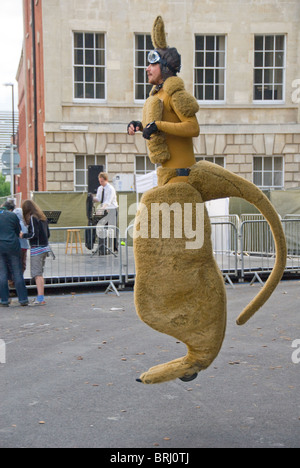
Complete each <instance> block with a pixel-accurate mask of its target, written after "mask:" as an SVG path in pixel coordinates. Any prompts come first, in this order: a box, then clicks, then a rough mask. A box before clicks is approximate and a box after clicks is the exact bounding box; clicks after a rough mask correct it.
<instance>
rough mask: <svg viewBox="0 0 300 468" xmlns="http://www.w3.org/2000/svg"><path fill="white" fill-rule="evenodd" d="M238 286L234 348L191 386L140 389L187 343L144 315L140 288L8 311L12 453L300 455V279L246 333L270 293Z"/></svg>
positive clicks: (6, 421)
mask: <svg viewBox="0 0 300 468" xmlns="http://www.w3.org/2000/svg"><path fill="white" fill-rule="evenodd" d="M226 288H227V293H228V329H227V334H226V339H225V341H224V345H223V348H222V350H221V353H220V354H219V356H218V358H217V359H216V361H215V362H214V363H213V365H212V366H211V367H210V368H209V369H208V370H206V371H205V372H203V373H202V374H200V375H199V376H198V378H197V379H196V380H194V381H193V382H190V383H183V382H181V381H179V380H176V381H173V382H169V383H165V384H161V385H155V386H146V385H143V384H139V383H137V382H136V381H135V379H136V377H138V376H139V374H140V373H141V372H143V371H144V370H146V369H148V368H149V367H150V366H152V365H155V364H157V363H160V362H165V361H167V360H170V359H174V358H176V357H179V356H182V355H183V354H185V346H184V345H183V344H182V343H178V342H176V340H174V339H173V338H171V337H168V336H165V335H162V334H160V333H157V332H155V331H154V330H152V329H150V328H149V327H147V326H146V325H145V324H144V323H142V322H141V321H140V320H139V319H138V318H137V316H136V314H135V310H134V305H133V293H132V291H128V292H126V291H125V292H122V293H121V294H120V297H117V296H116V295H115V294H114V293H109V294H106V295H105V294H104V293H95V292H93V293H84V294H70V292H68V293H67V294H65V295H62V294H60V295H57V296H55V295H52V296H49V297H47V306H45V307H30V308H21V307H17V306H16V305H13V306H12V307H10V308H9V309H1V310H0V338H1V339H2V340H4V341H5V343H6V363H5V364H0V392H1V393H0V394H1V399H0V447H1V448H4V447H88V448H93V447H99V448H103V447H106V448H111V449H114V448H143V449H145V448H150V449H156V450H160V449H166V450H167V449H171V448H173V449H174V448H177V449H178V448H180V449H184V448H186V449H188V448H192V447H196V448H200V447H271V448H272V447H273V448H277V447H299V445H300V444H299V440H300V437H299V434H300V431H299V427H300V419H299V418H300V411H299V403H300V398H299V371H300V363H299V364H296V363H293V362H292V353H294V357H295V358H299V357H300V351H299V352H297V348H293V347H292V343H293V342H294V340H297V339H298V340H300V307H299V304H300V282H299V281H290V282H282V283H281V285H280V287H279V288H278V289H277V290H276V292H275V293H274V295H273V296H272V298H271V299H270V300H269V302H268V303H267V304H266V305H265V306H264V308H263V310H261V311H260V312H259V313H257V315H256V316H255V317H253V318H252V319H251V320H250V322H248V324H246V325H244V326H243V327H238V326H236V325H235V319H236V317H237V315H238V314H239V312H240V311H241V310H242V308H243V306H245V305H246V304H247V303H248V302H249V301H250V299H251V298H252V297H254V295H255V294H256V293H257V291H258V289H259V286H258V285H257V284H256V285H254V286H252V287H251V286H249V285H245V284H241V285H236V287H235V289H232V288H231V287H230V286H227V287H226ZM298 349H299V350H300V345H299V344H298ZM296 360H297V359H296Z"/></svg>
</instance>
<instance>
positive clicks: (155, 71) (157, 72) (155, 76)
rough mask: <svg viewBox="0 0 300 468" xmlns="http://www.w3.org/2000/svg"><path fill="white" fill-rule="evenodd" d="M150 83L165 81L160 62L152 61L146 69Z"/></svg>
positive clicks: (156, 83) (155, 83)
mask: <svg viewBox="0 0 300 468" xmlns="http://www.w3.org/2000/svg"><path fill="white" fill-rule="evenodd" d="M146 72H147V75H148V81H149V83H150V84H153V85H158V84H161V83H162V82H163V78H162V75H161V69H160V65H159V63H150V64H149V65H148V67H147V69H146Z"/></svg>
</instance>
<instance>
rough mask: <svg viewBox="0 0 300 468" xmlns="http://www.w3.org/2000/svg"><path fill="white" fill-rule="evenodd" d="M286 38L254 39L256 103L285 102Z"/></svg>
mask: <svg viewBox="0 0 300 468" xmlns="http://www.w3.org/2000/svg"><path fill="white" fill-rule="evenodd" d="M284 76H285V36H282V35H281V36H277V35H275V36H255V38H254V101H268V102H270V101H283V100H284Z"/></svg>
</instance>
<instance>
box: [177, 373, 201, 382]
mask: <svg viewBox="0 0 300 468" xmlns="http://www.w3.org/2000/svg"><path fill="white" fill-rule="evenodd" d="M197 377H198V373H197V372H195V374H193V375H191V376H189V377H179V380H182V382H191V380H195V379H196V378H197Z"/></svg>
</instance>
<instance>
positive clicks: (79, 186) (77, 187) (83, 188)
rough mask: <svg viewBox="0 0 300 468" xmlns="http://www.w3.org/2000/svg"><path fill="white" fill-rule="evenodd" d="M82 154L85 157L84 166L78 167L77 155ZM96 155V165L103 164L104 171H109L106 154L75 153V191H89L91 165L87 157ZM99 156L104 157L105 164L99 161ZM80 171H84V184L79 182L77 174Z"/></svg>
mask: <svg viewBox="0 0 300 468" xmlns="http://www.w3.org/2000/svg"><path fill="white" fill-rule="evenodd" d="M79 156H82V157H83V158H84V168H83V169H78V168H77V167H76V159H77V157H79ZM92 157H94V165H95V166H96V165H103V166H104V170H103V172H108V171H107V155H106V154H84V153H83V154H81V153H78V154H75V155H74V192H87V191H88V166H90V165H91V164H90V162H88V160H87V158H92ZM98 158H104V161H105V164H102V163H101V162H98ZM78 172H83V174H84V184H77V183H76V182H77V180H76V175H77V173H78Z"/></svg>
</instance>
